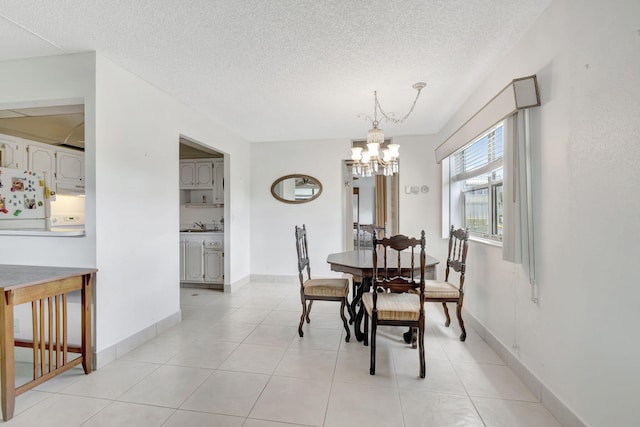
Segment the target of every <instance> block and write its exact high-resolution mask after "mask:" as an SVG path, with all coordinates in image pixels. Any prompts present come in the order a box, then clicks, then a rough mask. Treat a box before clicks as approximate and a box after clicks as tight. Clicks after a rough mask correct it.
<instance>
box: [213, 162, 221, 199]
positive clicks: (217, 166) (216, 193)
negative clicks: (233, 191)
mask: <svg viewBox="0 0 640 427" xmlns="http://www.w3.org/2000/svg"><path fill="white" fill-rule="evenodd" d="M213 203H218V204H222V203H224V160H222V159H214V160H213Z"/></svg>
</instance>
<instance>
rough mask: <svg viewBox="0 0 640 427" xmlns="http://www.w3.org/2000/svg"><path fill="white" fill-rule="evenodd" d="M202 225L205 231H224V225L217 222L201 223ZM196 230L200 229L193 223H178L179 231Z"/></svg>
mask: <svg viewBox="0 0 640 427" xmlns="http://www.w3.org/2000/svg"><path fill="white" fill-rule="evenodd" d="M202 224H204V226H205V227H206V229H207V231H220V232H223V231H224V224H220V223H218V222H210V223H205V222H203V223H202ZM197 228H201V227H199V226H197V225H196V224H195V223H193V222H189V223H180V230H189V229H197Z"/></svg>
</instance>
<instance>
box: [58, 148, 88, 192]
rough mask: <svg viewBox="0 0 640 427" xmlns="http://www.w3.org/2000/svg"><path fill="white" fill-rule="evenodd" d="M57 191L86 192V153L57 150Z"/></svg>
mask: <svg viewBox="0 0 640 427" xmlns="http://www.w3.org/2000/svg"><path fill="white" fill-rule="evenodd" d="M56 179H57V187H56V188H57V191H58V192H59V193H60V192H63V191H64V190H69V191H72V192H79V193H84V153H83V152H80V151H72V150H61V151H57V152H56Z"/></svg>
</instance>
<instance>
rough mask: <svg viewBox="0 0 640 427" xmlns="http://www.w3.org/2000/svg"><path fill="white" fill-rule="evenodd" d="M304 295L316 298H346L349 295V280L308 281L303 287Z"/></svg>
mask: <svg viewBox="0 0 640 427" xmlns="http://www.w3.org/2000/svg"><path fill="white" fill-rule="evenodd" d="M302 286H303V287H304V294H305V295H309V296H316V297H346V296H347V295H348V294H349V279H340V278H335V279H334V278H332V279H308V280H306V281H305V282H304V284H303V285H302Z"/></svg>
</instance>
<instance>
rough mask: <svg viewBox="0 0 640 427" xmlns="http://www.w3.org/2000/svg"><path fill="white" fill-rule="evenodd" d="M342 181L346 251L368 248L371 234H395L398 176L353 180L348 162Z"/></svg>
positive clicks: (356, 178) (357, 178)
mask: <svg viewBox="0 0 640 427" xmlns="http://www.w3.org/2000/svg"><path fill="white" fill-rule="evenodd" d="M343 178H344V183H345V187H344V188H345V192H344V193H345V201H344V203H345V215H344V217H345V227H344V229H345V233H344V235H345V247H346V248H347V250H352V249H358V248H370V247H371V245H372V238H373V233H374V232H375V233H376V236H377V237H383V236H392V235H395V234H398V233H399V212H398V211H399V209H398V205H399V203H398V196H399V188H400V185H399V183H400V179H399V175H398V174H394V175H392V176H384V175H375V176H371V177H360V176H353V174H352V173H351V162H350V161H349V160H346V161H345V162H344V166H343Z"/></svg>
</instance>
